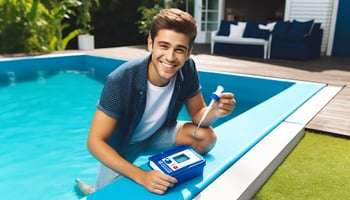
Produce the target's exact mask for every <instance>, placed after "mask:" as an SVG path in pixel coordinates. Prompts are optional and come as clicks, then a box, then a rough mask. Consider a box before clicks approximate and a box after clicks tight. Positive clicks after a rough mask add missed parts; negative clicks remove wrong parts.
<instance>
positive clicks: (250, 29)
mask: <svg viewBox="0 0 350 200" xmlns="http://www.w3.org/2000/svg"><path fill="white" fill-rule="evenodd" d="M259 24H263V25H266V23H259V22H247V25H246V27H245V29H244V33H243V37H245V38H260V39H264V40H268V39H269V35H270V31H269V30H262V29H259Z"/></svg>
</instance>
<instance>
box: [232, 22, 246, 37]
mask: <svg viewBox="0 0 350 200" xmlns="http://www.w3.org/2000/svg"><path fill="white" fill-rule="evenodd" d="M245 27H246V23H245V22H238V24H237V25H234V24H231V25H230V34H229V37H230V38H242V37H243V32H244V29H245Z"/></svg>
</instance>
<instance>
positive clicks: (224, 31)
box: [216, 20, 237, 36]
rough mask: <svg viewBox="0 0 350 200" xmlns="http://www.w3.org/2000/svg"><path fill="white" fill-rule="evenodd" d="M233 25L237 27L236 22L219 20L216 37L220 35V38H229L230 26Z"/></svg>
mask: <svg viewBox="0 0 350 200" xmlns="http://www.w3.org/2000/svg"><path fill="white" fill-rule="evenodd" d="M231 24H235V25H237V21H226V20H221V22H220V28H219V31H218V33H217V34H216V35H222V36H229V35H230V25H231Z"/></svg>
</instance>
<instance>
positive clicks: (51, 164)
mask: <svg viewBox="0 0 350 200" xmlns="http://www.w3.org/2000/svg"><path fill="white" fill-rule="evenodd" d="M101 88H102V84H100V83H98V82H96V81H95V80H93V79H90V78H87V77H84V76H82V75H81V74H77V73H72V72H71V73H67V72H62V73H59V74H56V75H54V76H52V77H50V78H47V79H38V80H32V81H26V82H18V83H15V84H14V85H11V86H7V87H0V96H1V99H0V105H2V106H1V107H0V113H1V114H0V123H1V125H0V141H1V147H0V163H1V164H0V177H1V179H0V185H1V186H0V194H1V199H57V200H59V199H77V196H76V195H75V193H74V191H73V185H74V178H76V177H81V178H82V179H84V180H86V181H88V182H90V183H93V182H94V177H95V175H96V170H97V162H96V161H95V159H94V158H93V157H92V156H91V155H90V154H89V153H88V152H87V150H86V145H85V143H86V136H87V133H88V129H89V125H90V121H91V118H92V116H93V112H94V110H95V104H96V99H97V97H98V95H99V92H100V90H101Z"/></svg>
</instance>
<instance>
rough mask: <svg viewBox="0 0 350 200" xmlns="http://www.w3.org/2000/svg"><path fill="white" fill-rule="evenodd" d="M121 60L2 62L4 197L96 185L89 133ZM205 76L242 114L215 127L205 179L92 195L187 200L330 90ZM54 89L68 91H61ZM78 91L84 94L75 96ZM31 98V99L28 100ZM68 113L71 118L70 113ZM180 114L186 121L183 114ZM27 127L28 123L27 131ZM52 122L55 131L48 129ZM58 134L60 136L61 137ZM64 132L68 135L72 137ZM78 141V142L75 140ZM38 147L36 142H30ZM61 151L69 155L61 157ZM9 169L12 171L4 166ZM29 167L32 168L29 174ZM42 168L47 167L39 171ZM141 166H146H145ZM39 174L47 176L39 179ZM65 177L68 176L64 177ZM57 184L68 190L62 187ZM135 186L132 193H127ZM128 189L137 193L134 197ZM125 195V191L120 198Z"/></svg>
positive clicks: (59, 193) (60, 193)
mask: <svg viewBox="0 0 350 200" xmlns="http://www.w3.org/2000/svg"><path fill="white" fill-rule="evenodd" d="M123 62H124V61H122V60H116V59H111V58H103V57H96V56H90V55H84V54H68V55H54V56H39V57H33V58H18V59H2V60H0V86H1V88H0V96H1V100H0V101H1V102H0V103H1V105H8V106H2V107H1V109H0V110H1V112H0V113H6V114H5V115H4V114H1V117H0V118H1V125H0V129H1V133H0V134H1V135H0V140H1V141H2V144H4V143H6V144H8V146H6V148H3V147H2V148H1V150H0V151H1V152H0V153H1V155H2V156H3V157H1V159H0V168H1V170H0V176H1V177H5V179H3V178H2V179H1V180H0V185H1V188H0V193H1V194H8V195H9V199H17V197H19V198H22V199H23V198H26V197H28V198H29V199H32V198H36V199H47V198H50V199H75V198H76V196H75V194H74V193H73V191H72V190H73V189H72V186H73V180H74V178H75V177H80V178H83V179H84V180H86V181H87V182H90V183H93V181H94V177H95V173H96V170H97V162H96V161H95V160H94V159H93V158H92V157H91V156H90V155H89V154H88V152H87V151H86V148H85V141H86V134H87V131H88V127H89V125H90V124H89V123H90V119H91V117H92V113H93V111H94V109H95V103H96V101H97V98H98V96H99V92H100V90H101V88H102V84H101V82H103V80H104V77H105V76H106V75H107V74H108V73H109V72H110V71H112V70H113V69H114V68H115V67H117V66H119V65H120V64H121V63H123ZM199 74H200V79H201V84H202V87H203V92H204V95H205V96H209V95H208V94H209V93H211V92H212V91H214V90H215V88H216V86H217V85H219V84H220V85H223V86H224V87H225V90H227V91H232V92H234V93H235V96H236V99H237V108H236V110H235V111H234V112H233V113H232V114H231V115H230V116H228V117H226V118H223V119H221V120H219V121H218V122H216V124H215V126H216V128H215V130H216V132H217V133H218V143H217V145H216V146H215V148H214V149H213V150H212V151H211V152H210V154H208V155H207V157H206V158H207V166H206V167H205V171H204V175H203V177H202V179H194V180H191V181H189V182H187V183H185V184H183V185H180V186H179V187H176V188H174V189H173V190H171V191H169V192H168V193H167V194H166V195H163V196H155V195H153V194H150V193H148V192H146V191H145V190H144V189H143V188H140V187H139V186H137V185H134V184H133V183H132V182H130V181H129V180H127V179H123V180H121V181H120V182H119V183H115V184H111V185H110V186H108V187H106V188H104V189H102V190H101V191H99V192H97V193H95V194H94V195H91V196H89V198H91V199H98V198H101V197H103V198H104V199H105V197H107V196H108V197H109V198H113V196H114V195H113V193H115V192H117V193H118V195H122V196H123V195H125V196H124V197H128V198H131V197H132V196H130V195H138V196H139V197H140V196H141V197H143V198H145V197H147V195H149V198H152V199H154V198H165V199H179V198H180V199H189V198H191V197H193V196H194V195H196V194H198V193H199V192H200V191H201V190H203V189H204V188H205V187H206V186H207V185H208V184H209V183H210V182H212V181H213V180H215V179H216V178H217V177H218V175H219V174H221V173H223V172H224V171H225V170H226V169H227V168H228V167H229V166H230V165H232V163H234V162H236V161H237V160H239V159H240V157H242V156H243V155H244V154H245V153H246V152H247V151H249V149H251V147H253V146H254V145H255V144H256V143H258V142H259V141H260V140H261V139H262V138H264V137H265V136H266V135H267V134H268V133H269V132H270V131H271V130H273V129H274V128H275V127H276V126H278V125H279V124H280V123H282V122H283V121H284V120H285V119H286V118H287V117H288V116H290V115H291V114H292V113H293V112H294V111H295V110H296V109H298V108H299V107H300V106H301V105H302V104H303V103H304V102H306V101H307V100H308V99H310V98H311V97H312V96H313V95H314V94H316V93H317V92H318V91H319V90H321V89H322V88H323V87H325V84H319V83H306V82H300V81H290V80H279V79H271V78H263V77H256V76H247V75H239V74H227V73H215V72H209V71H200V72H199ZM96 80H97V81H96ZM22 81H23V85H24V84H25V85H26V86H25V87H23V88H21V87H22V86H23V85H22ZM56 81H57V82H56ZM62 82H64V83H62ZM96 83H97V84H96ZM27 84H29V85H27ZM14 85H15V86H16V89H17V91H16V92H14V94H12V95H13V96H12V97H10V96H9V95H8V93H7V92H8V91H7V90H9V88H13V86H14ZM53 85H55V87H57V86H62V87H63V88H61V89H62V90H58V89H57V88H54V89H53V88H51V86H53ZM82 86H88V87H82ZM55 91H65V92H57V93H55ZM77 91H79V92H77ZM33 93H38V96H40V95H44V96H50V98H49V99H46V100H40V99H37V98H30V95H33ZM78 93H79V95H82V96H78V97H77V96H76V95H78ZM28 95H29V98H27V97H28ZM75 97H77V98H75ZM22 98H23V99H22ZM82 99H83V100H84V103H83V104H84V105H85V106H86V108H81V107H79V106H77V105H82V103H81V102H82ZM31 101H32V102H31ZM50 101H52V102H50ZM207 101H208V100H207ZM11 102H12V103H11ZM13 102H15V103H13ZM33 102H34V104H32V103H33ZM10 103H11V104H10ZM44 103H48V104H47V105H46V107H47V110H45V109H43V108H44V107H45V106H43V104H44ZM67 104H72V105H67ZM32 105H36V106H37V107H35V106H32ZM67 106H72V108H76V107H78V108H76V109H77V110H75V111H74V112H73V111H72V110H74V109H69V110H67V109H65V108H66V107H67ZM28 107H30V108H31V109H33V110H35V111H41V110H42V109H43V110H45V111H44V112H43V113H41V114H42V115H40V116H43V119H44V120H43V122H42V123H41V124H35V123H33V121H34V122H35V120H33V119H36V118H38V115H37V114H36V113H35V112H32V111H33V110H30V111H29V112H28V111H27V110H26V108H28ZM13 110H16V112H13ZM17 111H18V112H17ZM8 113H10V114H12V113H16V115H15V116H12V117H11V119H12V120H10V121H6V120H8V115H7V114H8ZM67 113H68V115H65V114H67ZM181 116H182V117H183V118H186V116H185V115H181ZM26 119H27V121H26ZM28 119H31V120H28ZM22 120H24V121H22ZM28 121H29V122H28ZM3 122H6V123H3ZM25 122H28V124H27V125H26V126H22V125H23V124H25ZM52 122H54V125H55V126H52V125H49V126H44V125H46V124H50V123H52ZM77 122H78V123H77ZM61 128H62V130H61ZM57 130H61V131H59V132H57ZM61 132H66V133H67V134H68V135H67V134H61ZM16 133H17V134H16ZM28 136H29V137H28ZM73 136H74V137H76V138H75V139H74V138H73ZM5 139H6V140H5ZM73 139H74V141H76V143H73V144H71V143H70V142H69V141H70V140H73ZM35 142H37V143H35ZM33 143H34V145H30V144H33ZM47 144H49V145H47ZM26 145H28V146H27V147H26ZM19 147H20V148H19ZM21 148H23V149H21ZM62 149H63V150H68V151H66V152H60V150H62ZM24 153H25V154H24ZM68 157H71V158H72V160H73V161H72V160H70V161H69V162H66V160H65V158H68ZM28 163H30V164H28ZM6 166H11V167H8V168H6ZM23 166H24V167H26V168H25V169H23ZM38 166H40V167H43V168H42V169H41V170H37V169H38ZM141 166H142V167H146V166H145V165H144V164H142V163H141ZM48 171H49V172H48ZM47 172H48V173H47ZM37 174H40V175H42V176H40V177H39V178H37V179H36V175H37ZM64 174H68V176H64ZM61 177H65V179H64V180H62V179H59V178H61ZM46 178H47V179H46ZM57 185H60V186H63V187H56V186H57ZM129 186H132V187H133V189H132V190H130V188H128V189H125V187H129ZM19 187H20V189H21V190H22V192H21V193H19V192H18V188H19ZM57 188H60V189H57ZM134 189H135V190H136V191H138V192H135V190H134ZM23 190H25V191H23ZM126 191H132V194H130V193H128V192H126ZM31 192H34V193H31ZM123 192H124V194H121V193H123ZM23 194H25V195H23ZM30 194H32V195H34V196H30ZM11 195H18V196H11ZM38 195H40V196H38ZM179 195H180V196H179ZM6 198H7V197H6V196H5V199H6Z"/></svg>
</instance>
